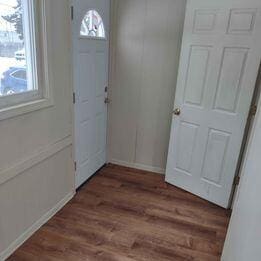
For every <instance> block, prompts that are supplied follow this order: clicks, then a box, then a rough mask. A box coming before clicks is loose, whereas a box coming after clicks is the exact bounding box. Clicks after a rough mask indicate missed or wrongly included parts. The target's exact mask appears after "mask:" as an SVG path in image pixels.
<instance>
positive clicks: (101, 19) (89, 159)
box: [71, 0, 110, 187]
mask: <svg viewBox="0 0 261 261" xmlns="http://www.w3.org/2000/svg"><path fill="white" fill-rule="evenodd" d="M71 4H72V6H73V9H72V11H73V12H72V19H73V21H72V38H73V59H74V65H73V66H74V68H73V70H74V91H75V160H76V186H77V187H79V186H80V185H81V184H83V183H84V182H85V181H86V180H87V179H88V178H90V177H91V175H93V174H94V173H95V172H96V171H97V170H98V169H99V168H100V167H102V166H103V165H104V164H105V162H106V126H107V104H106V103H105V99H106V95H107V93H106V89H107V85H108V53H109V12H110V1H109V0H74V1H72V2H71Z"/></svg>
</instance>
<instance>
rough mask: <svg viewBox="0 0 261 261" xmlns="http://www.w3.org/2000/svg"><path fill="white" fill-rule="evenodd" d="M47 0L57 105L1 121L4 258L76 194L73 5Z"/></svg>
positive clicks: (0, 244) (0, 238)
mask: <svg viewBox="0 0 261 261" xmlns="http://www.w3.org/2000/svg"><path fill="white" fill-rule="evenodd" d="M46 1H48V3H49V4H50V6H49V7H50V9H49V8H48V10H49V11H50V12H48V14H47V15H48V26H47V33H48V36H49V38H48V39H49V41H48V45H49V51H50V52H49V53H48V57H49V63H50V65H51V67H52V68H54V71H53V73H52V75H51V86H52V88H53V92H54V106H51V107H49V108H46V109H42V110H38V111H34V112H31V113H27V114H24V115H22V116H19V117H14V118H11V119H7V120H1V121H0V134H1V136H0V260H4V258H5V257H6V256H8V255H9V254H10V253H11V252H12V251H13V250H14V249H15V248H16V247H17V246H19V244H21V243H22V242H23V241H24V240H25V239H26V238H27V237H28V236H29V235H30V234H31V233H33V232H34V231H35V229H37V228H38V227H39V226H41V225H42V224H43V223H44V222H45V221H46V220H47V219H48V218H49V217H50V216H51V215H52V214H54V213H55V212H56V211H57V209H59V208H60V207H61V206H63V205H64V204H65V203H66V202H67V201H68V200H69V199H70V198H71V197H72V196H73V195H74V172H73V164H72V137H71V134H72V117H71V115H72V110H71V106H70V104H71V97H72V95H71V93H72V92H71V90H70V88H71V84H70V83H71V77H70V75H71V70H70V63H71V60H70V42H71V39H70V16H69V5H68V3H67V1H65V0H55V1H52V0H46Z"/></svg>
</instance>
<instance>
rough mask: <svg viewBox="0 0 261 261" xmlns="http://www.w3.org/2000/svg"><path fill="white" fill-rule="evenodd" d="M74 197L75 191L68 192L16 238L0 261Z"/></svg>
mask: <svg viewBox="0 0 261 261" xmlns="http://www.w3.org/2000/svg"><path fill="white" fill-rule="evenodd" d="M74 195H75V191H72V192H70V193H69V194H68V195H67V196H65V197H64V198H63V199H62V200H61V201H60V202H58V203H57V204H56V205H55V206H54V207H53V208H52V209H50V210H49V211H48V212H47V213H46V214H45V215H44V216H42V217H41V218H40V219H39V220H37V221H36V222H35V223H34V224H33V225H32V226H31V227H30V228H28V229H27V230H26V231H25V232H24V233H23V234H22V235H21V236H20V237H18V238H17V239H16V240H15V241H14V242H13V243H12V244H11V245H10V246H9V247H8V248H7V249H6V250H4V251H3V252H2V253H0V260H6V259H7V258H8V257H9V256H10V255H12V253H14V252H15V250H17V249H18V248H19V247H20V246H21V245H22V244H23V243H24V242H25V241H26V240H27V239H29V238H30V237H31V236H32V235H33V234H34V233H35V232H36V231H37V230H39V229H40V228H41V227H42V226H43V225H44V224H45V223H47V222H48V221H49V220H50V219H51V218H52V217H53V216H54V215H55V214H56V213H57V212H58V211H59V210H61V209H62V208H63V207H64V206H65V205H66V204H67V203H68V202H69V201H70V200H71V199H72V198H73V197H74Z"/></svg>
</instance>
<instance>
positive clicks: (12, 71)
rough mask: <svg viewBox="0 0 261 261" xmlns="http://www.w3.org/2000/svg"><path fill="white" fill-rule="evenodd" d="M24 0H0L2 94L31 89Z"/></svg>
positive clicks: (0, 92)
mask: <svg viewBox="0 0 261 261" xmlns="http://www.w3.org/2000/svg"><path fill="white" fill-rule="evenodd" d="M23 1H24V0H0V76H1V83H0V96H6V95H12V94H18V93H23V92H27V91H29V88H28V84H27V66H26V65H27V59H26V53H25V49H26V47H25V30H24V29H25V28H24V22H23V19H24V6H23V3H24V2H23Z"/></svg>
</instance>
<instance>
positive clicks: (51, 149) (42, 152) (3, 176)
mask: <svg viewBox="0 0 261 261" xmlns="http://www.w3.org/2000/svg"><path fill="white" fill-rule="evenodd" d="M71 145H72V136H67V137H65V138H63V139H61V140H58V141H56V142H54V143H53V144H51V145H47V146H46V147H43V148H41V149H39V150H38V151H36V152H35V153H34V154H33V155H31V156H28V157H27V158H25V159H23V160H21V161H20V162H17V163H15V164H14V165H13V166H11V167H8V168H6V169H4V170H0V185H2V184H4V183H6V182H8V181H9V180H10V179H12V178H14V177H16V176H18V175H19V174H22V173H24V172H25V171H26V170H27V169H30V168H32V167H33V166H35V165H37V164H39V163H40V162H42V161H44V160H46V159H48V158H50V157H52V156H53V155H55V154H57V153H58V152H60V151H62V150H64V149H65V148H67V147H69V146H71Z"/></svg>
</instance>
